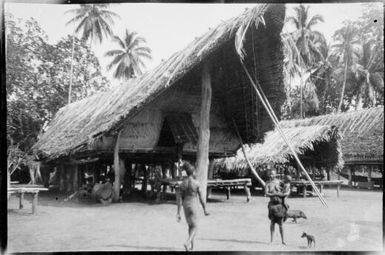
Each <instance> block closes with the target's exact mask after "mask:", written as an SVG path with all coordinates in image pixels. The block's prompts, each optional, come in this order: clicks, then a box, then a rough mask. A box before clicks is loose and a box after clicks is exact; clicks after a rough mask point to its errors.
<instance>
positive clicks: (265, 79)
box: [33, 4, 285, 159]
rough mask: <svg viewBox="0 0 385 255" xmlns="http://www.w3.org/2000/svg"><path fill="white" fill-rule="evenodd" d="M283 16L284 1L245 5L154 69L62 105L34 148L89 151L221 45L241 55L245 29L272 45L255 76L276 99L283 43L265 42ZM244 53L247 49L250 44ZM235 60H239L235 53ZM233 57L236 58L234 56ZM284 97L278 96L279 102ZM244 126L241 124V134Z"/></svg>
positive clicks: (53, 153) (55, 152)
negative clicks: (235, 13) (98, 141)
mask: <svg viewBox="0 0 385 255" xmlns="http://www.w3.org/2000/svg"><path fill="white" fill-rule="evenodd" d="M262 16H263V18H262ZM284 16H285V7H284V5H281V4H274V5H268V4H260V5H257V6H256V7H254V8H252V9H249V10H246V11H245V12H244V13H243V14H241V15H240V16H238V17H236V18H233V19H230V20H228V21H225V22H222V23H221V24H220V25H218V26H217V27H216V28H214V29H210V30H209V31H208V32H207V33H206V34H204V35H203V36H201V37H199V38H196V39H195V40H194V41H192V42H191V43H190V44H189V45H188V46H187V47H186V48H185V49H183V50H181V51H179V52H176V53H175V54H173V55H172V56H171V57H170V58H169V59H168V60H166V61H164V62H162V63H161V64H160V65H159V66H157V67H156V68H155V69H153V70H151V71H149V72H146V73H145V74H143V75H142V76H140V77H138V78H135V79H131V80H129V81H128V82H127V84H124V85H123V86H120V87H118V88H117V89H115V90H110V91H106V92H102V93H98V94H96V95H94V96H91V97H89V98H85V99H83V100H81V101H78V102H75V103H72V104H70V105H67V106H65V107H63V108H62V109H60V110H59V112H58V113H57V114H56V116H55V117H54V119H53V120H52V122H51V123H50V126H49V128H48V129H47V131H46V132H45V133H44V134H43V135H42V136H41V138H40V139H39V141H38V142H37V143H36V144H35V145H34V147H33V149H34V152H35V153H37V154H38V155H40V156H41V157H43V158H44V157H47V158H50V159H55V158H58V157H62V156H68V155H69V154H73V153H76V152H77V151H82V150H87V148H89V147H90V146H89V145H91V144H92V143H94V142H95V140H96V139H98V138H100V137H103V136H106V135H114V134H115V133H116V131H117V130H119V129H120V128H122V126H123V125H124V124H125V122H126V121H128V120H129V119H130V118H132V117H133V116H134V115H135V114H137V113H139V111H140V110H141V109H143V107H144V106H145V105H148V104H149V103H150V102H152V101H153V100H154V99H155V98H157V97H158V96H160V95H161V94H162V93H163V92H165V91H166V90H167V89H169V88H170V87H172V86H174V85H177V86H181V85H182V84H181V82H179V81H180V80H181V79H182V78H183V77H185V76H186V75H187V74H189V73H192V72H193V71H194V70H197V69H198V67H199V65H201V64H202V63H203V61H205V60H207V59H209V58H210V57H212V56H213V54H214V53H217V52H219V51H220V50H222V51H226V52H228V51H229V50H228V48H225V46H226V47H227V46H229V45H232V49H233V50H235V51H238V53H241V56H242V57H244V56H245V52H244V51H242V48H243V47H245V46H244V42H245V41H247V40H244V39H245V37H244V35H245V33H246V34H250V32H246V31H247V30H248V28H250V29H251V28H254V29H255V27H259V28H261V27H262V28H261V29H262V30H263V33H262V35H260V38H255V40H259V42H260V44H262V45H263V46H264V47H270V48H271V49H270V50H269V51H266V48H263V49H260V52H261V55H262V56H261V57H260V59H259V61H260V62H261V63H262V62H263V64H264V66H263V67H262V68H260V73H259V74H258V75H259V76H260V77H261V83H264V84H266V87H267V88H266V89H267V90H268V92H269V93H267V95H268V97H269V95H273V99H274V97H277V95H280V93H279V92H281V90H283V86H282V88H281V84H282V78H281V77H282V75H281V73H282V63H281V62H282V59H283V54H282V53H281V51H279V50H277V48H274V47H278V48H279V47H281V44H280V41H279V40H278V42H279V43H278V44H275V45H274V47H273V46H269V45H266V43H264V42H265V41H266V40H267V39H269V38H279V34H280V32H281V30H282V26H283V21H284ZM262 20H263V21H266V27H264V28H263V26H262V25H261V24H260V23H261V22H262ZM258 24H259V25H258ZM253 31H254V30H253ZM257 35H258V34H257ZM262 37H263V38H262ZM266 38H267V39H266ZM264 39H265V40H264ZM249 41H250V40H249ZM270 44H271V43H270ZM247 52H250V50H249V49H248V50H247ZM263 54H264V55H263ZM265 55H266V56H265ZM238 57H239V56H238ZM281 58H282V59H281ZM236 60H237V63H238V61H239V58H238V59H236ZM233 61H234V62H235V60H233ZM246 61H247V59H246ZM249 62H250V60H249ZM221 63H222V62H221ZM216 64H218V63H216ZM255 69H256V68H255ZM270 87H271V88H270ZM282 94H283V92H282ZM283 100H284V99H283ZM283 100H282V98H281V99H280V102H281V101H283ZM280 102H278V103H276V105H275V108H276V109H279V107H280V105H281V103H280ZM273 107H274V106H273ZM230 108H231V106H230ZM243 130H244V129H243V128H242V127H240V131H241V135H242V134H243V133H242V131H243ZM263 131H264V130H262V131H260V133H262V132H263ZM246 140H247V139H245V141H246ZM249 140H250V139H249Z"/></svg>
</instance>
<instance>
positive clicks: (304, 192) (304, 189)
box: [303, 185, 306, 197]
mask: <svg viewBox="0 0 385 255" xmlns="http://www.w3.org/2000/svg"><path fill="white" fill-rule="evenodd" d="M303 197H306V185H303Z"/></svg>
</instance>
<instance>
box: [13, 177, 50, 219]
mask: <svg viewBox="0 0 385 255" xmlns="http://www.w3.org/2000/svg"><path fill="white" fill-rule="evenodd" d="M47 190H48V189H47V188H44V187H43V186H41V185H23V184H18V185H11V186H10V187H9V188H8V194H17V195H18V196H19V209H23V207H24V205H23V200H24V194H25V193H30V194H32V197H33V199H32V214H34V213H36V212H37V201H38V194H39V191H47Z"/></svg>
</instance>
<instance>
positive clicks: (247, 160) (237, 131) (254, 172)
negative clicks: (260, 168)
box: [232, 119, 266, 188]
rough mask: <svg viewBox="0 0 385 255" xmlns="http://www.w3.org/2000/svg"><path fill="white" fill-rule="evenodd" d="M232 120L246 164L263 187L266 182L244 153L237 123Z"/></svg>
mask: <svg viewBox="0 0 385 255" xmlns="http://www.w3.org/2000/svg"><path fill="white" fill-rule="evenodd" d="M232 120H233V125H234V129H235V132H236V133H237V136H238V139H239V142H240V143H241V149H242V153H243V156H244V157H245V159H246V162H247V164H248V165H249V167H250V170H251V172H252V173H253V175H254V176H255V178H256V179H257V180H258V181H259V183H261V185H262V187H263V188H265V186H266V183H265V182H264V181H263V180H262V178H261V177H260V176H259V174H258V173H257V171H256V170H255V169H254V167H253V165H252V164H251V162H250V160H249V158H248V157H247V154H246V151H245V147H244V145H243V141H242V137H241V134H240V133H239V130H238V127H237V124H236V123H235V121H234V119H232Z"/></svg>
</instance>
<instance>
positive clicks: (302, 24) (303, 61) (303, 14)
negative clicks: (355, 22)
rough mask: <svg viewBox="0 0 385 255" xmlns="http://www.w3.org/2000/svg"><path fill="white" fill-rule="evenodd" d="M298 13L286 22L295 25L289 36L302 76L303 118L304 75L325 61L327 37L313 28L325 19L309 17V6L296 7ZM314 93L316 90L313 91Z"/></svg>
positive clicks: (299, 72) (318, 16)
mask: <svg viewBox="0 0 385 255" xmlns="http://www.w3.org/2000/svg"><path fill="white" fill-rule="evenodd" d="M294 11H295V12H296V15H295V16H289V17H288V18H287V19H286V21H287V22H292V23H294V25H295V27H296V30H295V31H294V32H292V33H290V34H289V37H290V40H292V41H293V42H294V43H292V46H291V47H292V48H293V50H294V51H296V52H297V57H296V58H295V60H294V62H295V63H296V65H297V67H296V69H297V70H298V71H297V74H298V75H299V76H300V79H301V84H300V93H301V99H300V116H301V118H302V117H303V105H302V104H303V102H302V98H303V87H304V83H305V84H306V80H303V76H304V74H306V73H308V71H309V70H310V69H311V68H313V67H314V65H315V63H318V62H319V61H324V54H323V53H324V52H323V49H324V48H326V47H327V46H326V40H325V37H324V36H323V35H322V34H321V33H319V32H317V31H313V30H312V27H313V26H314V25H316V24H317V23H318V22H323V21H324V20H323V17H322V16H320V15H314V16H313V17H309V6H306V7H305V6H304V5H302V4H300V5H299V6H298V7H294ZM312 91H314V90H312Z"/></svg>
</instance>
